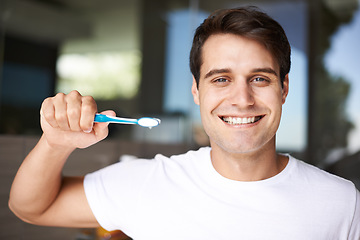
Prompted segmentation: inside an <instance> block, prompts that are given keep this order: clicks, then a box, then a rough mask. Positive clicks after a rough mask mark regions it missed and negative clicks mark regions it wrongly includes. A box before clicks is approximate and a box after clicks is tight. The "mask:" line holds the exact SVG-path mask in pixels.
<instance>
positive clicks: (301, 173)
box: [290, 156, 356, 193]
mask: <svg viewBox="0 0 360 240" xmlns="http://www.w3.org/2000/svg"><path fill="white" fill-rule="evenodd" d="M290 158H291V159H292V161H293V162H294V163H295V164H294V165H295V166H296V173H297V174H298V177H299V178H300V179H301V181H303V182H304V183H310V184H312V185H314V186H317V187H322V188H331V189H333V190H334V191H340V190H341V191H347V192H351V193H354V190H355V189H356V188H355V185H354V184H353V183H352V182H351V181H349V180H347V179H345V178H342V177H340V176H337V175H334V174H332V173H329V172H327V171H325V170H323V169H320V168H319V167H317V166H314V165H311V164H309V163H306V162H304V161H302V160H299V159H296V158H293V157H291V156H290Z"/></svg>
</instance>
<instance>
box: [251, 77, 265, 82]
mask: <svg viewBox="0 0 360 240" xmlns="http://www.w3.org/2000/svg"><path fill="white" fill-rule="evenodd" d="M253 81H254V82H264V81H267V80H266V79H265V78H262V77H256V78H254V79H253Z"/></svg>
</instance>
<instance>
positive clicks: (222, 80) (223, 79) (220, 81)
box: [214, 78, 227, 83]
mask: <svg viewBox="0 0 360 240" xmlns="http://www.w3.org/2000/svg"><path fill="white" fill-rule="evenodd" d="M214 82H219V83H224V82H227V79H226V78H217V79H215V80H214Z"/></svg>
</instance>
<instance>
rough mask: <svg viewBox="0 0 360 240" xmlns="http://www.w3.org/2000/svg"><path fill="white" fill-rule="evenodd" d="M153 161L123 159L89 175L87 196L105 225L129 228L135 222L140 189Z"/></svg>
mask: <svg viewBox="0 0 360 240" xmlns="http://www.w3.org/2000/svg"><path fill="white" fill-rule="evenodd" d="M153 163H154V161H153V160H140V159H137V160H132V161H129V162H124V163H122V162H120V163H116V164H113V165H111V166H108V167H106V168H103V169H100V170H98V171H96V172H93V173H90V174H87V175H86V176H85V178H84V189H85V195H86V198H87V200H88V203H89V205H90V208H91V210H92V211H93V214H94V215H95V218H96V219H97V221H98V222H99V224H100V225H101V226H102V227H103V228H105V229H106V230H109V231H111V230H117V229H120V230H122V231H125V230H126V229H127V228H128V226H129V225H131V224H132V223H134V222H135V219H136V205H137V202H138V200H139V193H140V192H141V188H142V187H143V185H144V183H145V182H146V179H147V177H148V176H149V174H150V172H151V170H152V168H153V165H154V164H153ZM125 232H126V231H125Z"/></svg>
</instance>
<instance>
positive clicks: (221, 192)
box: [84, 148, 360, 240]
mask: <svg viewBox="0 0 360 240" xmlns="http://www.w3.org/2000/svg"><path fill="white" fill-rule="evenodd" d="M210 150H211V149H210V148H201V149H199V150H198V151H189V152H188V153H186V154H182V155H178V156H172V157H170V158H167V157H164V156H162V155H157V156H156V157H155V158H154V159H152V160H144V159H136V160H133V161H130V162H124V163H122V162H120V163H116V164H114V165H111V166H109V167H106V168H104V169H101V170H99V171H97V172H95V173H91V174H88V175H86V177H85V180H84V187H85V193H86V196H87V199H88V201H89V204H90V207H91V209H92V211H93V213H94V215H95V217H96V218H97V220H98V222H99V223H100V224H101V226H103V227H104V228H105V229H108V230H115V229H120V230H122V231H124V232H125V233H126V234H128V235H129V236H130V237H132V238H133V239H135V240H152V239H154V240H155V239H156V240H177V239H179V240H180V239H181V240H192V239H194V240H195V239H196V240H202V239H206V240H213V239H214V240H215V239H219V240H224V239H226V240H232V239H234V240H235V239H236V240H243V239H244V240H249V239H251V240H252V239H259V240H260V239H261V240H264V239H266V240H271V239H274V240H282V239H284V240H322V239H323V240H332V239H333V240H345V239H348V240H359V239H360V194H359V191H357V190H356V188H355V187H354V184H352V183H351V182H349V181H347V180H344V179H342V178H340V177H337V176H334V175H331V174H329V173H326V172H324V171H322V170H320V169H318V168H316V167H313V166H311V165H308V164H306V163H304V162H302V161H299V160H296V159H295V158H293V157H291V156H288V157H289V163H288V164H287V166H286V168H285V169H284V170H283V171H282V172H280V173H279V174H278V175H276V176H274V177H271V178H269V179H266V180H262V181H255V182H240V181H234V180H230V179H227V178H225V177H223V176H221V175H220V174H219V173H218V172H217V171H216V170H215V169H214V168H213V166H212V164H211V160H210Z"/></svg>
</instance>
